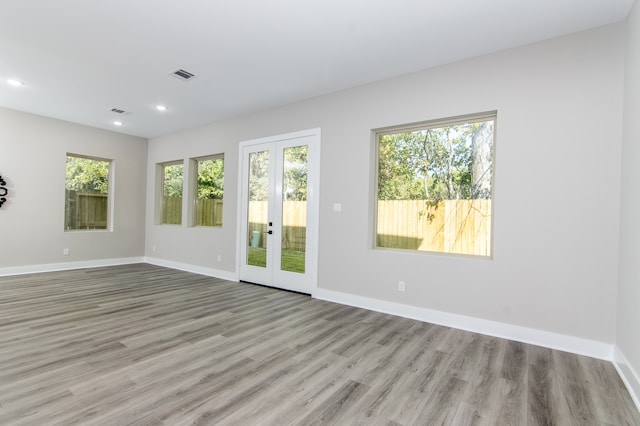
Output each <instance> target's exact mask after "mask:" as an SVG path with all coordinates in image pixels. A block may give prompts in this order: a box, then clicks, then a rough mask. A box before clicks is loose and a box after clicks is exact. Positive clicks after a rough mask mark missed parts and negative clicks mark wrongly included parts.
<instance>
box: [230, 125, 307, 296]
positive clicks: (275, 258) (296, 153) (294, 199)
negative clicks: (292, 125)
mask: <svg viewBox="0 0 640 426" xmlns="http://www.w3.org/2000/svg"><path fill="white" fill-rule="evenodd" d="M319 165H320V129H313V130H308V131H303V132H297V133H290V134H286V135H279V136H273V137H269V138H263V139H257V140H252V141H246V142H242V143H241V144H240V167H239V169H240V176H239V182H240V194H239V197H238V200H239V208H238V211H240V212H241V217H240V220H239V227H238V235H239V240H238V241H239V256H238V258H239V276H240V280H241V281H247V282H252V283H257V284H264V285H268V286H272V287H278V288H283V289H286V290H292V291H299V292H302V293H308V294H312V293H313V291H314V289H315V288H316V286H317V241H318V180H319V179H318V178H319Z"/></svg>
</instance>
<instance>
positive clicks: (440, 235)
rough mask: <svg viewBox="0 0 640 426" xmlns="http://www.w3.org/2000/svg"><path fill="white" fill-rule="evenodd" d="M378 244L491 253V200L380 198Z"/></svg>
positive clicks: (447, 251)
mask: <svg viewBox="0 0 640 426" xmlns="http://www.w3.org/2000/svg"><path fill="white" fill-rule="evenodd" d="M377 243H378V247H388V248H402V249H412V250H424V251H438V252H444V253H459V254H474V255H480V256H489V255H490V254H491V200H445V201H440V202H438V203H434V202H427V201H425V200H385V201H378V235H377Z"/></svg>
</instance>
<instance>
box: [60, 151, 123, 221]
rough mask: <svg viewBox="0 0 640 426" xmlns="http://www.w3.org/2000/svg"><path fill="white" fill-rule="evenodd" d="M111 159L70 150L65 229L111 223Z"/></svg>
mask: <svg viewBox="0 0 640 426" xmlns="http://www.w3.org/2000/svg"><path fill="white" fill-rule="evenodd" d="M110 167H111V160H105V159H100V158H90V157H83V156H80V155H75V154H67V163H66V179H65V197H64V229H65V230H66V231H73V230H81V229H82V230H87V229H89V230H95V229H108V227H109V225H110V224H109V217H110V214H109V212H110V208H109V196H110V194H109V190H110V185H109V169H110Z"/></svg>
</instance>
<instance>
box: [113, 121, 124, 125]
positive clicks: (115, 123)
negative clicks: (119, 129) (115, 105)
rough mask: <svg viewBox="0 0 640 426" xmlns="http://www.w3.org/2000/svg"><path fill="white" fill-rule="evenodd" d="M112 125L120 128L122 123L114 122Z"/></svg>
mask: <svg viewBox="0 0 640 426" xmlns="http://www.w3.org/2000/svg"><path fill="white" fill-rule="evenodd" d="M113 125H114V126H122V121H114V122H113Z"/></svg>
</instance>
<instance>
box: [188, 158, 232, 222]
mask: <svg viewBox="0 0 640 426" xmlns="http://www.w3.org/2000/svg"><path fill="white" fill-rule="evenodd" d="M191 166H192V169H193V170H194V171H196V173H194V174H193V184H194V186H195V189H196V190H195V191H193V192H192V193H193V194H195V211H194V213H195V217H194V218H193V224H194V225H195V226H222V199H223V195H224V155H223V154H220V155H212V156H208V157H201V158H195V159H193V160H192V161H191Z"/></svg>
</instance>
